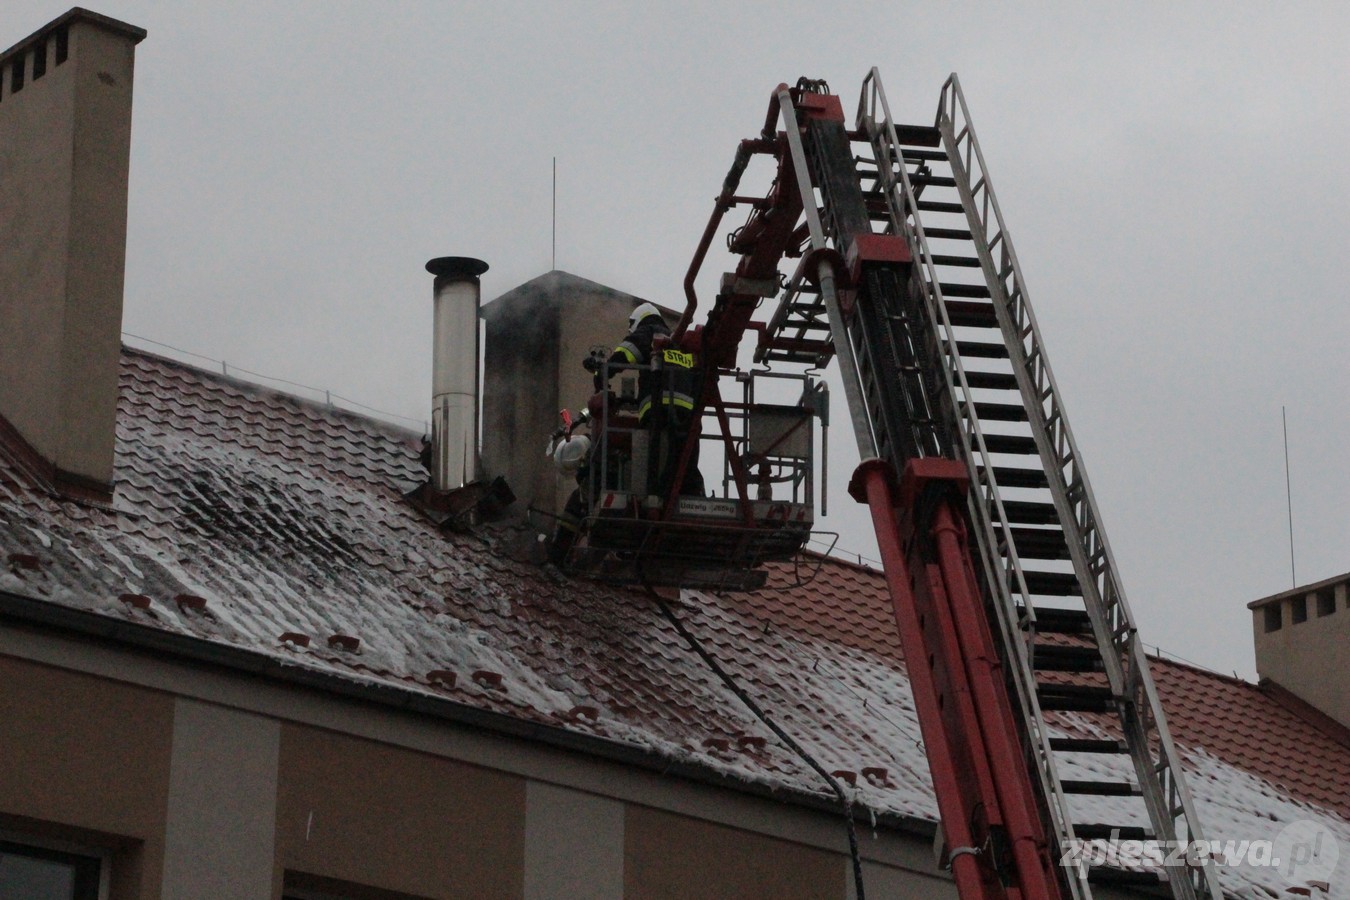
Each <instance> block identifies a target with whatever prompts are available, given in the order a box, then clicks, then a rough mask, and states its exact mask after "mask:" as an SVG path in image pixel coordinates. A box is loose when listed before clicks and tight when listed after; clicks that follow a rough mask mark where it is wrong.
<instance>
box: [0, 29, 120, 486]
mask: <svg viewBox="0 0 1350 900" xmlns="http://www.w3.org/2000/svg"><path fill="white" fill-rule="evenodd" d="M144 37H145V31H144V30H142V29H140V28H136V27H135V26H132V25H128V24H126V23H125V22H119V21H117V20H115V19H110V18H108V17H106V16H101V15H98V14H97V13H92V12H89V11H88V10H84V9H79V8H75V9H72V10H70V11H69V12H67V13H66V14H65V15H62V16H60V17H59V18H57V19H55V20H53V21H52V22H51V23H49V24H48V25H46V26H44V27H42V28H41V29H39V30H38V31H37V32H35V33H34V34H32V35H30V36H28V37H26V38H24V39H23V40H22V41H19V42H18V43H17V44H15V45H14V46H12V47H10V48H9V49H8V50H6V51H4V52H3V53H0V210H3V211H4V214H3V216H0V441H2V442H3V444H4V445H6V446H8V447H9V448H10V450H11V451H12V452H15V453H16V454H17V455H18V456H20V457H23V458H26V459H27V460H28V462H30V463H31V464H32V465H31V466H30V467H31V468H33V469H34V471H35V474H37V475H38V476H40V477H42V478H45V479H46V480H47V481H49V482H50V484H51V485H52V486H53V487H55V488H56V489H58V490H61V491H62V492H64V493H67V494H70V495H76V496H83V497H94V498H104V499H106V498H107V497H109V496H110V495H111V490H112V473H113V445H114V424H115V417H116V413H117V376H118V360H119V356H120V353H121V330H122V280H123V270H124V266H125V261H126V226H127V170H128V160H129V156H130V151H131V88H132V74H133V68H134V61H135V48H136V44H138V43H140V41H141V39H142V38H144Z"/></svg>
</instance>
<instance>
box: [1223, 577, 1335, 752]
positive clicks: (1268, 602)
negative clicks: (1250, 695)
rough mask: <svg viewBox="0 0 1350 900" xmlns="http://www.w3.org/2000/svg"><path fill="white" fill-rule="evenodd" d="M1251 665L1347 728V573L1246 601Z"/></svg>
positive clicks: (1264, 678) (1264, 676)
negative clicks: (1253, 648)
mask: <svg viewBox="0 0 1350 900" xmlns="http://www.w3.org/2000/svg"><path fill="white" fill-rule="evenodd" d="M1247 608H1248V609H1250V610H1251V611H1252V630H1253V631H1254V632H1255V638H1256V671H1257V673H1258V674H1259V675H1260V677H1261V680H1262V681H1271V682H1274V683H1275V684H1277V685H1279V686H1280V687H1282V688H1284V689H1285V690H1287V691H1289V692H1290V693H1292V694H1294V695H1295V696H1297V697H1298V698H1299V699H1301V700H1303V701H1305V702H1307V703H1308V704H1310V705H1312V706H1314V707H1316V708H1317V709H1318V710H1320V711H1321V712H1323V713H1326V714H1327V715H1328V716H1330V717H1331V718H1333V719H1335V720H1336V721H1337V722H1340V723H1341V724H1342V725H1344V726H1346V727H1347V728H1350V678H1348V677H1346V672H1345V664H1346V660H1347V659H1350V574H1345V575H1339V576H1337V577H1335V578H1328V579H1327V580H1326V581H1319V582H1317V583H1316V584H1310V585H1305V586H1303V587H1297V588H1294V589H1292V590H1288V591H1284V592H1282V593H1279V594H1274V595H1272V596H1269V597H1264V598H1262V599H1260V600H1256V601H1254V602H1252V603H1249V604H1247Z"/></svg>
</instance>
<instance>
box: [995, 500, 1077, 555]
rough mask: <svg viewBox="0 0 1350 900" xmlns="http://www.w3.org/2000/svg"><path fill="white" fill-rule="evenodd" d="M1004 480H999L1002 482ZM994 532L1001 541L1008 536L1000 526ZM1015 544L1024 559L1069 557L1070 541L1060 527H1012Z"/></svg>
mask: <svg viewBox="0 0 1350 900" xmlns="http://www.w3.org/2000/svg"><path fill="white" fill-rule="evenodd" d="M1002 483H1003V482H1001V481H1000V482H999V484H1002ZM994 534H995V535H996V536H997V537H998V539H999V540H1000V541H1006V540H1007V536H1006V535H1005V534H1004V533H1003V530H1002V529H1001V528H999V527H998V526H995V527H994ZM1012 539H1013V545H1014V546H1015V547H1017V555H1018V556H1019V557H1021V558H1022V559H1069V558H1070V556H1069V543H1068V541H1066V540H1065V539H1064V532H1063V531H1061V530H1059V529H1058V528H1017V527H1014V528H1013V529H1012Z"/></svg>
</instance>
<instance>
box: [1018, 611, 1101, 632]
mask: <svg viewBox="0 0 1350 900" xmlns="http://www.w3.org/2000/svg"><path fill="white" fill-rule="evenodd" d="M1019 610H1020V608H1019ZM1036 630H1037V631H1040V632H1043V633H1053V634H1091V633H1092V619H1091V618H1089V617H1088V614H1087V611H1086V610H1082V609H1055V608H1054V607H1042V608H1041V609H1038V610H1036Z"/></svg>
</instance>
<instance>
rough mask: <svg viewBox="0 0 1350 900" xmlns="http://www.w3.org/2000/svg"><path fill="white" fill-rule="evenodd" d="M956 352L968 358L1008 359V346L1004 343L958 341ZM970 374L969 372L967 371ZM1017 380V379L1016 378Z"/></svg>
mask: <svg viewBox="0 0 1350 900" xmlns="http://www.w3.org/2000/svg"><path fill="white" fill-rule="evenodd" d="M956 352H957V353H959V354H960V355H961V356H962V358H967V359H1007V358H1008V348H1007V347H1006V346H1005V345H1003V344H986V343H981V342H979V341H957V342H956ZM966 374H967V375H970V373H969V372H967V373H966ZM1014 381H1016V379H1014Z"/></svg>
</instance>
